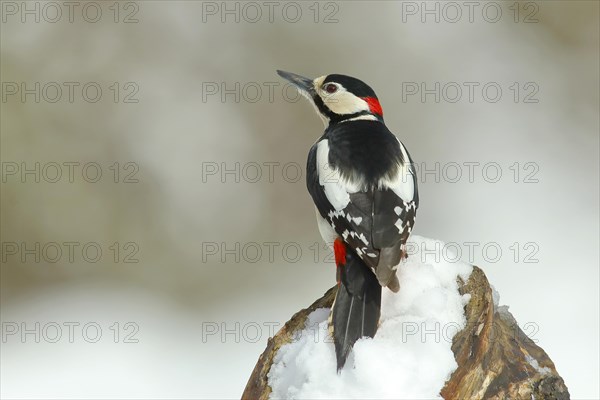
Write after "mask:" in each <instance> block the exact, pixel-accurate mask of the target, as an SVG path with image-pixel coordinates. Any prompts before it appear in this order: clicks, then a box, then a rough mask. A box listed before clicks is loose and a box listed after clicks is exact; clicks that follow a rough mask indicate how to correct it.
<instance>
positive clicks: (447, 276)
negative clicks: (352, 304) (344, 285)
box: [268, 236, 472, 399]
mask: <svg viewBox="0 0 600 400" xmlns="http://www.w3.org/2000/svg"><path fill="white" fill-rule="evenodd" d="M436 242H438V241H435V240H431V239H426V238H423V237H419V236H413V237H412V238H411V239H410V240H409V243H407V249H409V254H410V255H409V258H408V259H407V260H406V261H405V262H403V263H402V264H401V265H400V267H399V268H398V278H399V280H400V292H399V293H397V294H394V293H392V292H391V291H389V290H385V289H384V292H383V295H382V311H381V320H380V326H379V329H378V331H377V334H376V335H375V338H373V339H371V338H363V339H359V340H358V341H357V342H356V344H355V345H354V349H353V351H352V353H351V354H350V356H349V357H348V361H347V362H346V365H345V366H344V368H343V369H342V371H341V373H340V374H339V375H338V374H337V373H336V360H335V351H334V346H333V342H332V340H331V338H330V336H329V334H328V326H327V317H328V315H329V311H330V310H329V309H324V308H322V309H318V310H315V311H314V312H312V313H311V314H310V315H309V317H308V320H307V322H306V325H305V329H304V330H303V331H302V332H301V334H298V335H296V336H295V337H294V338H293V340H292V341H291V343H289V344H286V345H284V346H282V347H281V348H280V349H279V351H278V352H277V354H276V355H275V357H274V359H273V365H272V367H271V370H270V372H269V375H268V378H269V386H270V387H271V388H272V393H271V398H272V399H280V398H289V399H305V398H310V399H319V398H327V399H330V398H370V399H373V398H394V399H400V398H411V399H432V398H441V397H440V395H439V392H440V390H441V389H442V387H443V386H444V383H445V382H446V380H447V379H448V378H449V377H450V375H451V374H452V372H453V371H454V370H455V369H456V367H457V365H456V362H455V360H454V354H453V352H452V350H451V345H452V338H453V337H454V335H455V334H456V333H457V332H458V331H460V330H461V329H462V328H463V327H464V326H465V323H466V319H465V316H464V306H465V305H466V304H467V302H468V300H469V296H468V295H464V296H461V295H460V293H459V292H458V283H457V278H458V277H460V278H462V279H463V280H467V279H468V277H469V275H470V273H471V271H472V267H471V266H470V265H468V264H465V263H463V262H447V261H445V260H444V257H442V255H441V254H440V252H439V251H437V252H436V250H435V249H436V248H437V249H442V248H444V246H443V243H440V244H441V245H440V244H438V245H437V247H436Z"/></svg>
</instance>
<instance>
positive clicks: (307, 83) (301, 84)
mask: <svg viewBox="0 0 600 400" xmlns="http://www.w3.org/2000/svg"><path fill="white" fill-rule="evenodd" d="M277 74H279V76H281V77H282V78H283V79H285V80H287V81H289V82H290V83H291V84H292V85H294V86H296V87H297V88H298V90H300V91H301V92H304V93H306V94H308V95H310V96H312V95H313V94H315V86H314V84H313V80H312V79H309V78H305V77H303V76H300V75H297V74H294V73H291V72H286V71H281V70H279V69H278V70H277Z"/></svg>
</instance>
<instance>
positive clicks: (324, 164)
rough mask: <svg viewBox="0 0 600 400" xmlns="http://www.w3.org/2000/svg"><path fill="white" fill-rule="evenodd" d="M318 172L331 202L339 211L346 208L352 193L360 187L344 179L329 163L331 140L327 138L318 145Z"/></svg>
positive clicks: (321, 183)
mask: <svg viewBox="0 0 600 400" xmlns="http://www.w3.org/2000/svg"><path fill="white" fill-rule="evenodd" d="M317 173H318V175H319V184H320V185H321V186H323V191H324V192H325V196H326V197H327V200H329V203H331V205H332V206H333V207H334V208H335V209H336V210H338V211H339V210H343V209H344V208H346V206H347V205H348V203H349V202H350V193H356V192H357V191H358V187H355V186H356V185H352V184H351V183H350V182H347V181H346V180H344V179H343V178H342V177H341V176H340V173H339V172H338V170H337V169H336V168H334V167H333V166H332V165H331V164H329V142H328V140H326V139H325V140H321V141H320V142H319V144H318V145H317Z"/></svg>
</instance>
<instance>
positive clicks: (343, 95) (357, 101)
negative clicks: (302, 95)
mask: <svg viewBox="0 0 600 400" xmlns="http://www.w3.org/2000/svg"><path fill="white" fill-rule="evenodd" d="M321 97H322V98H323V103H325V105H326V106H327V107H328V108H329V109H330V110H331V111H333V112H334V113H336V114H340V115H348V114H356V113H359V112H362V111H369V104H368V103H367V102H366V101H364V100H363V99H361V98H360V97H356V96H355V95H353V94H352V93H350V92H347V91H346V90H345V89H343V88H340V89H338V91H337V92H335V93H331V94H330V93H324V94H322V95H321Z"/></svg>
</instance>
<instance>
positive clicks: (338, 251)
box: [333, 238, 346, 267]
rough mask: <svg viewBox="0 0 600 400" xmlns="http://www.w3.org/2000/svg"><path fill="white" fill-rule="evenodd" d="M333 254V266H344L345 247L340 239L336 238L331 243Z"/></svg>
mask: <svg viewBox="0 0 600 400" xmlns="http://www.w3.org/2000/svg"><path fill="white" fill-rule="evenodd" d="M333 254H334V255H335V265H337V266H338V267H341V266H344V265H346V246H345V245H344V242H342V239H340V238H337V239H335V241H334V242H333Z"/></svg>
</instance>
